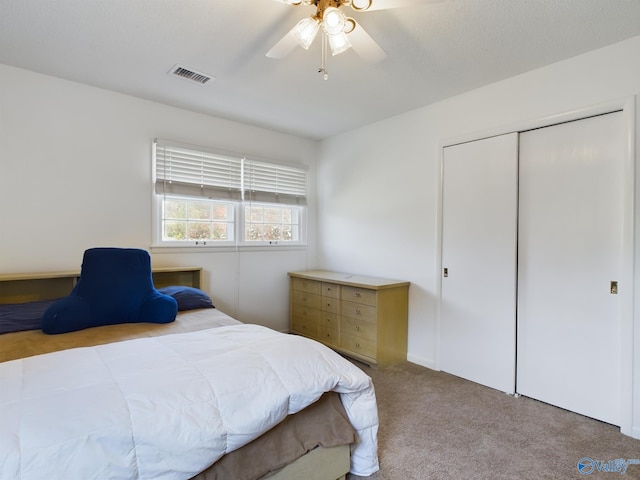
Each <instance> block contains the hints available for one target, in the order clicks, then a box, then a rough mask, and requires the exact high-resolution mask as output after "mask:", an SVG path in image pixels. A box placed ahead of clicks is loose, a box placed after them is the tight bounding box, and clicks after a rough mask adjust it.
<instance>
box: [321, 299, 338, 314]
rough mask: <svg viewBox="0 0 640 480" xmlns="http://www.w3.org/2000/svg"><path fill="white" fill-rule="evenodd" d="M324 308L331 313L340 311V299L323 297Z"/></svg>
mask: <svg viewBox="0 0 640 480" xmlns="http://www.w3.org/2000/svg"><path fill="white" fill-rule="evenodd" d="M322 310H323V311H324V312H329V313H338V311H339V310H340V300H338V299H337V298H331V297H322Z"/></svg>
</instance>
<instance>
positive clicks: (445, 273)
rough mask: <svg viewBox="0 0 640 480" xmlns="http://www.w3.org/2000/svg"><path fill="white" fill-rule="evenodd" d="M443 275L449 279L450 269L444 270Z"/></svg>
mask: <svg viewBox="0 0 640 480" xmlns="http://www.w3.org/2000/svg"><path fill="white" fill-rule="evenodd" d="M442 275H443V276H444V278H447V277H448V276H449V269H448V268H446V267H445V268H443V269H442Z"/></svg>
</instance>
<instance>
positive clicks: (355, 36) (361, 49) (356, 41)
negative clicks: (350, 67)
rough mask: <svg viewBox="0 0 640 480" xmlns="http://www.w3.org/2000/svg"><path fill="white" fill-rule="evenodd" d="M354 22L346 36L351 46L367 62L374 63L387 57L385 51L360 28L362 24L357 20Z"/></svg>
mask: <svg viewBox="0 0 640 480" xmlns="http://www.w3.org/2000/svg"><path fill="white" fill-rule="evenodd" d="M355 24H356V26H355V28H354V29H353V31H351V32H350V33H348V34H347V38H348V39H349V41H350V42H351V48H353V50H354V51H355V52H356V53H357V54H358V55H360V56H361V57H362V58H364V59H365V60H366V61H367V62H371V63H376V62H379V61H381V60H384V59H385V58H387V54H386V53H385V51H384V50H382V48H381V47H380V45H378V43H377V42H376V41H375V40H374V39H373V38H371V35H369V34H368V33H367V32H366V30H365V29H364V28H362V25H360V24H359V23H358V22H355Z"/></svg>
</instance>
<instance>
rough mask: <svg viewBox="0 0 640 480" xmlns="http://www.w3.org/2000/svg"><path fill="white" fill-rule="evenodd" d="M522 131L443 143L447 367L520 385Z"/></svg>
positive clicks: (480, 379)
mask: <svg viewBox="0 0 640 480" xmlns="http://www.w3.org/2000/svg"><path fill="white" fill-rule="evenodd" d="M517 154H518V136H517V134H515V133H514V134H509V135H501V136H498V137H492V138H488V139H483V140H478V141H475V142H469V143H465V144H460V145H455V146H452V147H447V148H445V149H444V160H443V215H442V221H443V226H442V266H443V272H442V275H443V278H442V299H441V304H440V305H441V306H440V308H441V310H440V364H441V365H440V366H441V369H442V370H443V371H445V372H449V373H452V374H454V375H457V376H460V377H463V378H466V379H469V380H472V381H474V382H477V383H481V384H483V385H486V386H489V387H493V388H496V389H499V390H503V391H505V392H509V393H513V392H514V388H515V334H516V324H515V308H516V307H515V302H516V284H515V281H516V232H517V227H516V215H517Z"/></svg>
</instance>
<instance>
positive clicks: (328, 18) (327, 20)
mask: <svg viewBox="0 0 640 480" xmlns="http://www.w3.org/2000/svg"><path fill="white" fill-rule="evenodd" d="M345 23H346V17H345V16H344V13H342V12H341V11H340V10H338V9H337V8H336V7H329V8H327V9H326V10H325V11H324V13H323V14H322V24H323V26H324V30H325V32H327V33H328V34H329V35H337V34H340V33H342V32H344V26H345Z"/></svg>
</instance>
